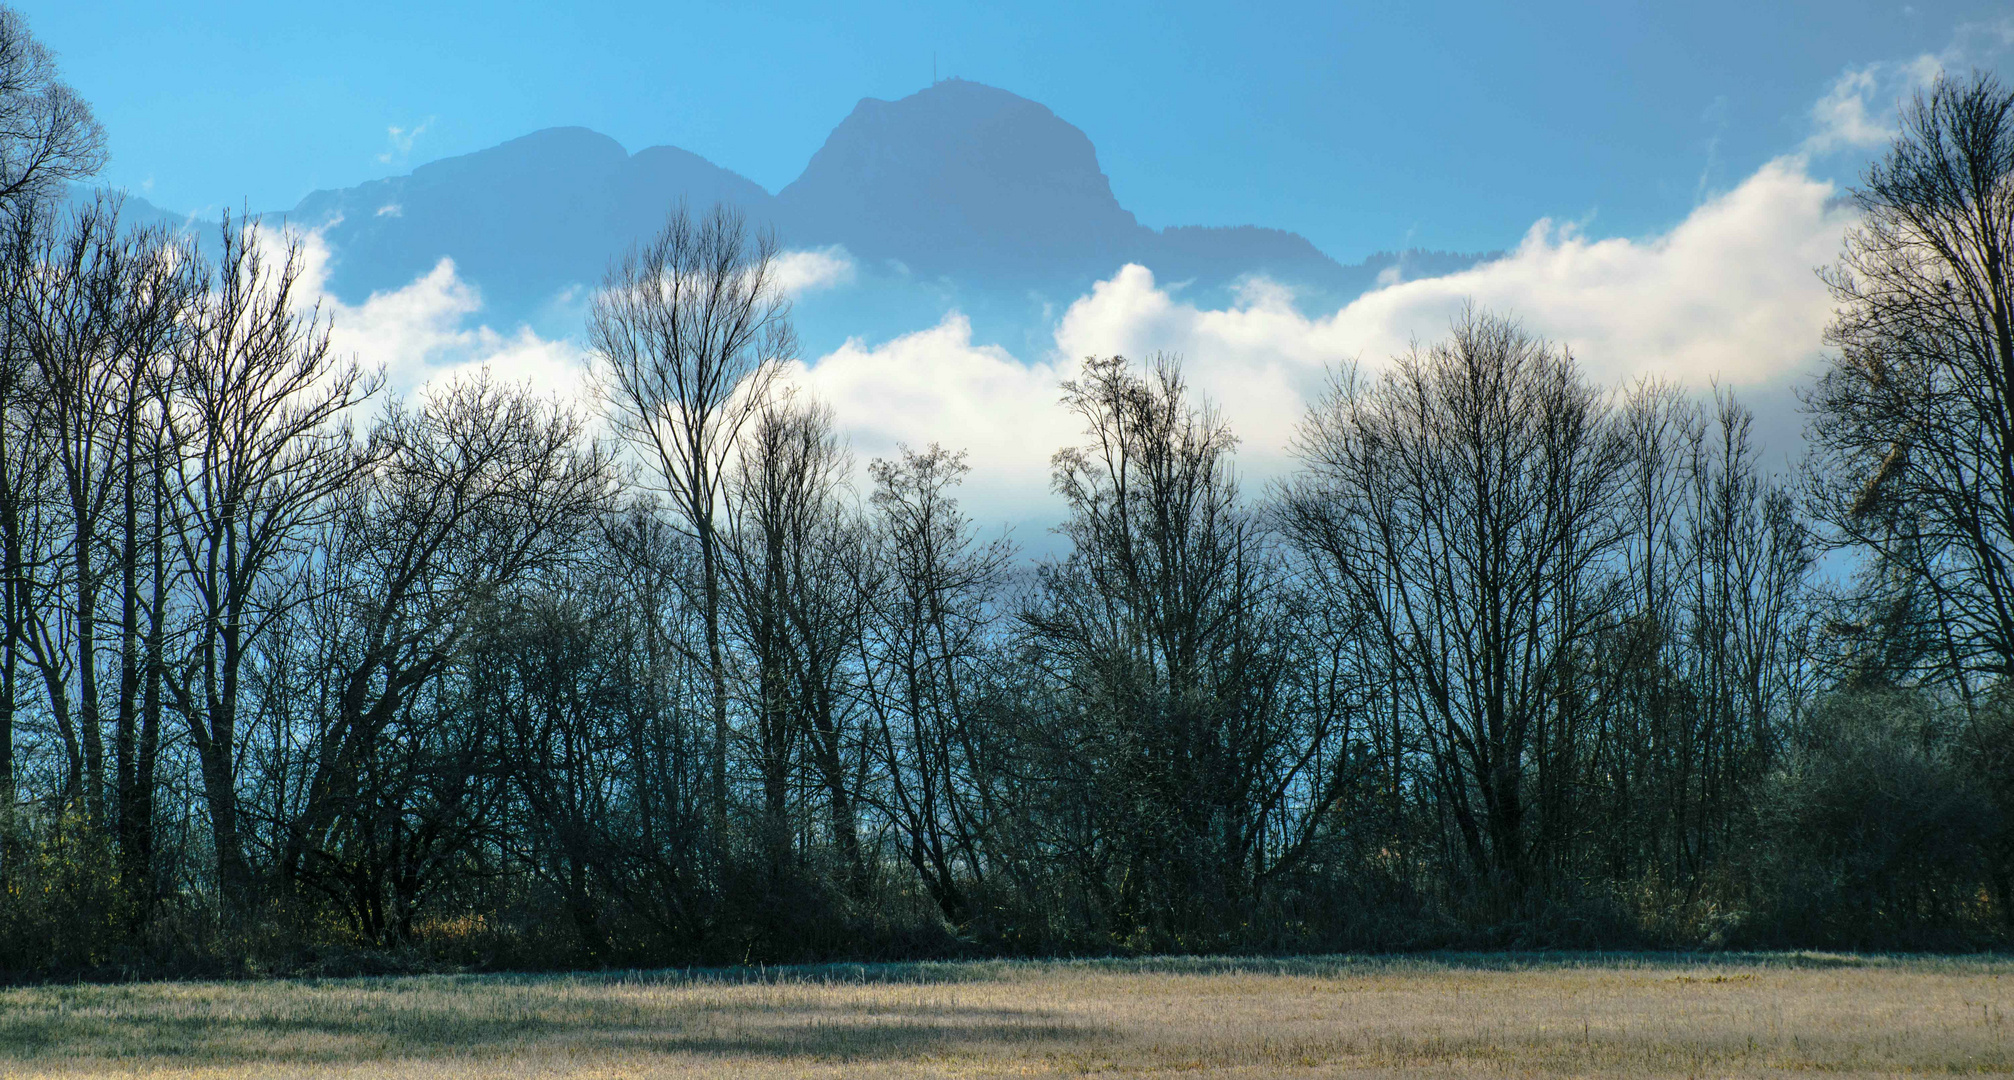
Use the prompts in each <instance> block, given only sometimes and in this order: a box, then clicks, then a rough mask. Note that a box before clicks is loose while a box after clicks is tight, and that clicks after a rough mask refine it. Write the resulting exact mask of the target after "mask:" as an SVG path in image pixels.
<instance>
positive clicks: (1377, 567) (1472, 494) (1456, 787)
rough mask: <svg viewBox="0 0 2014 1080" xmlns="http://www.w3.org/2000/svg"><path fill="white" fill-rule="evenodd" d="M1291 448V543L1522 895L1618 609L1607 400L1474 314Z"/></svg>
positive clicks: (1616, 458) (1486, 868)
mask: <svg viewBox="0 0 2014 1080" xmlns="http://www.w3.org/2000/svg"><path fill="white" fill-rule="evenodd" d="M1298 445H1299V450H1300V453H1301V456H1302V459H1303V460H1304V461H1305V462H1306V463H1307V465H1308V473H1307V475H1306V478H1305V481H1304V482H1303V483H1302V484H1301V486H1300V487H1299V488H1298V489H1297V491H1296V492H1295V494H1294V496H1293V499H1294V503H1295V507H1294V511H1293V514H1292V521H1293V532H1294V536H1295V539H1296V542H1297V543H1299V544H1301V545H1303V546H1304V547H1305V548H1307V549H1308V550H1310V551H1312V552H1315V553H1317V554H1318V555H1319V556H1320V557H1321V558H1322V559H1323V560H1324V561H1326V562H1327V563H1328V565H1329V568H1330V569H1331V570H1332V571H1333V573H1334V575H1335V576H1336V578H1337V579H1338V580H1339V581H1341V582H1345V583H1347V584H1348V587H1349V595H1350V603H1351V604H1352V605H1353V606H1355V607H1356V608H1357V609H1358V610H1360V611H1362V612H1364V613H1365V615H1366V617H1367V618H1368V619H1370V620H1371V622H1372V624H1373V625H1374V626H1375V627H1376V633H1377V638H1378V639H1381V640H1380V642H1379V643H1380V645H1381V647H1382V648H1384V649H1386V650H1388V651H1389V654H1390V656H1391V658H1392V662H1393V663H1394V664H1395V665H1396V666H1397V668H1398V669H1399V671H1400V672H1401V673H1402V674H1401V678H1402V680H1403V683H1404V685H1405V686H1406V687H1407V688H1408V690H1409V691H1410V694H1409V696H1410V697H1411V698H1412V699H1413V702H1414V708H1415V709H1416V710H1417V715H1418V718H1419V723H1420V731H1421V734H1422V736H1423V741H1424V744H1425V746H1426V749H1427V754H1428V760H1429V762H1430V765H1431V770H1432V771H1431V776H1430V780H1431V783H1432V785H1433V789H1434V792H1435V795H1436V798H1437V800H1438V801H1439V803H1440V805H1441V806H1442V807H1443V808H1444V809H1445V810H1446V811H1447V813H1448V814H1449V816H1450V817H1451V819H1452V821H1453V824H1454V826H1455V833H1456V837H1457V842H1458V844H1459V845H1460V847H1461V849H1462V850H1463V851H1464V853H1465V855H1466V858H1467V862H1468V863H1469V865H1470V868H1471V870H1472V872H1473V874H1474V875H1475V876H1476V878H1478V879H1480V880H1481V881H1482V882H1483V883H1484V884H1485V885H1486V886H1487V887H1488V889H1489V891H1490V892H1492V893H1494V894H1495V895H1497V896H1498V897H1501V898H1506V899H1514V898H1516V897H1518V896H1519V895H1520V894H1522V893H1523V892H1524V890H1526V889H1527V888H1529V887H1530V886H1531V885H1533V884H1536V882H1534V881H1533V873H1532V870H1533V862H1534V860H1535V859H1536V858H1538V857H1541V856H1542V855H1543V854H1545V853H1544V852H1543V851H1542V850H1535V846H1534V844H1533V836H1534V833H1537V834H1540V835H1543V834H1545V833H1546V832H1548V831H1549V829H1548V823H1546V822H1543V821H1541V822H1538V823H1536V824H1537V827H1536V828H1534V823H1533V822H1530V821H1528V820H1527V812H1528V810H1529V809H1530V808H1531V806H1530V804H1531V800H1532V798H1533V796H1534V789H1535V788H1536V789H1539V790H1543V789H1544V788H1545V787H1546V786H1547V777H1545V776H1544V773H1545V771H1546V770H1547V769H1548V768H1552V767H1555V766H1557V765H1559V764H1560V762H1557V761H1555V760H1552V759H1551V758H1550V753H1551V752H1553V751H1555V750H1557V751H1561V752H1568V751H1571V749H1572V748H1573V739H1572V736H1573V729H1574V727H1575V726H1576V725H1579V724H1582V723H1584V722H1585V720H1586V716H1585V694H1584V688H1583V686H1581V685H1580V682H1581V679H1582V676H1581V675H1580V674H1579V673H1580V671H1581V670H1582V669H1583V668H1584V667H1585V665H1586V661H1587V659H1588V657H1587V650H1588V648H1589V646H1590V645H1591V644H1592V642H1593V641H1594V640H1595V636H1596V634H1597V633H1598V631H1600V630H1601V629H1602V628H1603V627H1604V626H1605V625H1606V624H1607V621H1608V619H1609V618H1610V617H1611V614H1612V611H1613V609H1614V603H1615V599H1614V595H1615V594H1614V589H1615V584H1614V582H1613V580H1612V579H1611V578H1610V577H1609V575H1607V574H1605V573H1604V569H1605V567H1604V565H1603V563H1604V560H1605V559H1606V558H1607V557H1608V556H1610V555H1611V554H1612V553H1613V552H1614V551H1615V549H1616V546H1617V545H1618V544H1619V542H1620V539H1621V532H1620V530H1619V529H1618V527H1617V515H1616V501H1617V495H1618V492H1619V490H1620V484H1621V480H1622V469H1623V464H1624V462H1625V460H1626V456H1625V452H1624V450H1625V447H1624V444H1623V443H1622V442H1621V441H1620V440H1618V439H1616V438H1615V437H1614V436H1613V434H1612V429H1611V425H1610V422H1609V414H1608V409H1607V406H1606V405H1605V403H1604V401H1603V398H1602V395H1600V394H1599V393H1598V392H1596V391H1595V390H1594V389H1592V388H1591V387H1589V386H1588V385H1587V384H1586V383H1584V382H1583V381H1582V380H1581V378H1580V375H1579V372H1578V371H1577V370H1576V368H1575V366H1574V364H1573V361H1572V359H1571V357H1570V356H1568V355H1567V354H1566V353H1564V352H1563V351H1560V350H1556V349H1553V348H1551V347H1550V346H1548V345H1546V344H1545V343H1543V342H1541V341H1538V340H1536V339H1534V338H1533V337H1531V336H1530V335H1528V334H1526V333H1525V332H1524V331H1523V330H1522V329H1520V328H1519V327H1518V326H1517V325H1516V324H1515V323H1512V322H1510V321H1509V320H1506V319H1501V318H1495V317H1491V316H1488V315H1483V314H1479V313H1476V312H1473V311H1470V312H1468V313H1465V314H1464V315H1463V316H1461V317H1460V318H1458V319H1457V320H1456V322H1455V324H1454V327H1453V333H1452V335H1451V336H1450V338H1449V340H1448V341H1446V342H1444V343H1440V344H1436V345H1434V346H1432V347H1431V348H1429V349H1427V350H1426V351H1424V352H1422V351H1418V350H1415V351H1414V352H1412V353H1410V354H1408V355H1407V356H1404V357H1401V358H1400V359H1399V360H1398V362H1397V363H1396V365H1395V366H1394V367H1393V368H1392V369H1391V370H1390V371H1389V372H1388V373H1386V374H1385V375H1384V376H1383V377H1381V378H1378V379H1376V380H1373V381H1369V382H1364V381H1358V380H1357V379H1355V378H1354V377H1353V376H1352V375H1350V374H1349V373H1344V374H1343V375H1341V376H1339V378H1338V381H1337V383H1336V385H1335V387H1334V388H1333V390H1332V391H1331V392H1330V394H1329V395H1328V396H1327V397H1326V398H1325V399H1323V400H1322V401H1321V402H1320V403H1319V404H1318V405H1317V406H1316V407H1315V408H1314V409H1313V410H1312V411H1311V412H1310V414H1309V417H1308V420H1307V421H1306V423H1305V424H1304V426H1303V427H1302V429H1301V432H1300V435H1299V444H1298ZM1541 805H1543V804H1541Z"/></svg>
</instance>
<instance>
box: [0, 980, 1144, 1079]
mask: <svg viewBox="0 0 2014 1080" xmlns="http://www.w3.org/2000/svg"><path fill="white" fill-rule="evenodd" d="M377 981H378V980H345V982H346V983H347V984H348V986H347V987H346V988H345V989H346V990H347V991H348V992H344V993H343V994H342V996H341V997H340V998H330V997H324V996H322V995H320V994H318V993H317V988H313V987H307V986H304V985H302V984H298V983H295V984H277V985H274V989H273V992H274V993H275V994H276V995H286V996H287V997H286V1000H284V1001H271V1002H260V1001H258V1000H257V999H256V998H253V999H250V1000H247V999H245V998H242V997H234V996H233V995H234V994H242V993H244V992H245V991H246V990H247V986H246V985H244V984H240V985H236V986H229V987H217V989H218V991H219V992H220V994H219V996H218V997H214V998H208V999H202V998H199V999H197V1000H195V1001H191V1000H189V999H188V998H179V999H166V998H154V999H149V998H148V997H146V996H144V995H133V994H128V995H125V996H123V997H122V998H118V999H114V998H110V997H108V998H105V999H102V1000H98V1001H91V1000H89V997H90V995H89V994H88V992H87V994H85V995H81V996H73V995H71V994H65V995H62V997H64V998H72V999H73V1000H70V1001H63V1000H56V999H51V1000H47V1001H41V1002H33V1003H22V1002H18V1001H17V1002H12V1003H9V1002H4V1001H0V1075H4V1074H5V1073H6V1072H7V1069H6V1068H5V1067H4V1066H5V1063H7V1062H9V1061H13V1062H17V1063H26V1062H38V1061H39V1062H43V1063H48V1062H52V1061H62V1060H74V1059H97V1060H106V1059H116V1060H119V1061H122V1062H128V1063H137V1062H152V1063H155V1064H170V1063H172V1064H187V1065H194V1064H198V1063H200V1064H205V1065H217V1066H230V1065H245V1064H256V1063H269V1064H282V1063H289V1064H345V1063H358V1062H365V1061H384V1060H400V1059H416V1060H425V1059H433V1058H442V1057H469V1056H474V1057H489V1056H497V1057H503V1056H509V1055H516V1054H534V1055H535V1054H539V1053H542V1052H568V1053H580V1052H588V1053H598V1054H612V1055H624V1054H643V1055H658V1054H662V1055H673V1054H684V1055H701V1056H718V1057H722V1058H736V1057H739V1058H758V1059H773V1060H775V1061H779V1062H789V1061H793V1060H804V1061H809V1060H820V1061H842V1062H843V1061H880V1060H888V1059H899V1058H913V1057H916V1056H919V1055H925V1054H931V1053H937V1052H944V1051H949V1050H953V1049H957V1050H961V1051H968V1052H969V1051H975V1050H978V1051H983V1050H985V1049H987V1048H989V1047H992V1048H1001V1049H1019V1050H1023V1051H1025V1050H1027V1049H1029V1048H1031V1047H1038V1046H1039V1047H1042V1048H1045V1049H1062V1048H1067V1047H1069V1046H1072V1045H1081V1044H1083V1043H1085V1042H1087V1041H1091V1040H1096V1039H1101V1038H1105V1037H1107V1036H1109V1035H1110V1034H1111V1033H1110V1032H1109V1031H1107V1030H1106V1029H1104V1028H1101V1027H1097V1026H1093V1025H1085V1024H1079V1023H1072V1022H1068V1021H1066V1020H1065V1019H1063V1018H1062V1017H1061V1014H1059V1013H1056V1012H1053V1011H1049V1010H1043V1009H1015V1008H998V1007H992V1008H983V1007H960V1006H933V1005H927V1004H910V1003H892V1002H874V1003H871V1004H870V1005H865V1006H862V1005H855V1004H851V1003H833V1002H817V1001H811V1002H792V1003H781V1004H780V1003H775V1002H750V1003H747V1004H745V1005H737V1004H734V1003H727V1002H713V1003H709V1004H706V1005H704V1006H699V1007H695V1006H694V1005H693V1004H690V1003H672V1004H667V1005H665V1006H664V1007H653V1006H652V1005H651V1004H632V1003H625V1002H621V1001H611V1000H607V999H594V998H591V997H590V998H585V999H583V998H579V997H577V996H576V997H572V998H570V999H567V1000H560V999H557V998H555V999H551V1000H541V999H538V998H531V999H525V1000H514V1001H498V1000H490V1001H484V1000H483V999H482V995H481V992H480V991H479V990H478V991H475V992H474V993H457V992H456V988H455V987H454V986H453V985H438V986H436V987H435V988H433V994H429V995H426V996H428V997H433V996H435V995H438V1001H437V1002H436V1001H415V1000H412V997H413V996H418V995H410V996H409V995H405V994H399V993H396V992H394V993H384V994H382V995H380V994H374V993H371V991H370V989H369V988H368V987H367V986H365V985H359V984H368V983H372V982H377ZM390 981H391V980H386V982H390ZM397 981H398V982H402V983H403V982H422V981H424V982H434V983H447V984H453V983H460V982H463V981H464V980H461V979H452V980H397ZM482 981H485V982H489V983H491V984H492V985H493V986H494V985H495V984H496V983H498V982H501V981H502V980H482ZM513 981H515V980H513ZM282 987H290V988H291V989H283V988H282ZM329 989H334V988H329ZM385 989H390V988H389V987H387V988H385ZM359 990H361V991H362V992H363V995H364V996H361V997H359V996H353V995H354V993H355V992H356V991H359ZM252 993H254V994H256V993H257V990H253V991H252ZM164 1013H172V1014H171V1015H164Z"/></svg>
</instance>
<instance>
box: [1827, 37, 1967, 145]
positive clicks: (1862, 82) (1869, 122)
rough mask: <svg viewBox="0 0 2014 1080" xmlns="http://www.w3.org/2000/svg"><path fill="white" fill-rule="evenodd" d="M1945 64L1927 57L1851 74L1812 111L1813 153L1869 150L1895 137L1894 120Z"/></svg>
mask: <svg viewBox="0 0 2014 1080" xmlns="http://www.w3.org/2000/svg"><path fill="white" fill-rule="evenodd" d="M1944 67H1945V58H1943V57H1938V56H1932V55H1930V54H1929V53H1924V54H1922V55H1921V56H1918V57H1916V58H1915V59H1913V60H1904V61H1880V62H1877V63H1872V64H1869V65H1867V66H1866V67H1862V68H1849V69H1847V70H1846V71H1844V72H1842V73H1841V74H1840V76H1839V78H1838V79H1836V80H1834V81H1833V83H1832V87H1831V89H1829V90H1827V91H1826V93H1825V96H1824V97H1821V98H1819V99H1818V101H1817V103H1815V104H1813V105H1812V106H1811V126H1812V132H1811V136H1810V137H1809V138H1807V139H1806V140H1805V141H1804V147H1805V149H1806V150H1808V151H1810V152H1812V153H1818V154H1823V153H1830V152H1832V151H1834V150H1867V149H1872V148H1874V147H1877V146H1880V145H1882V144H1883V143H1886V142H1887V141H1889V140H1890V139H1893V138H1894V137H1895V128H1894V127H1893V126H1891V125H1890V123H1889V118H1890V117H1891V116H1892V115H1893V114H1894V112H1895V107H1896V103H1897V102H1898V101H1900V100H1901V99H1902V98H1903V97H1904V96H1905V95H1907V94H1909V93H1911V92H1913V91H1915V90H1917V89H1920V88H1922V87H1924V86H1928V85H1930V83H1932V82H1934V81H1936V79H1937V76H1938V75H1940V74H1942V73H1943V71H1944Z"/></svg>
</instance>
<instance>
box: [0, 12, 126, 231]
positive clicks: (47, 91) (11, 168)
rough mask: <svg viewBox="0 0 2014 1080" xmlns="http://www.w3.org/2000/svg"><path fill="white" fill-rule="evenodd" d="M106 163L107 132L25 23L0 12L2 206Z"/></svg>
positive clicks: (29, 198)
mask: <svg viewBox="0 0 2014 1080" xmlns="http://www.w3.org/2000/svg"><path fill="white" fill-rule="evenodd" d="M104 163H105V132H104V129H103V128H101V127H100V126H99V125H98V121H97V118H95V117H93V116H92V115H91V107H90V106H89V105H87V104H85V103H84V100H83V99H82V98H80V97H78V96H77V93H76V91H74V90H72V89H70V87H69V85H68V84H66V83H64V82H63V81H62V79H61V78H60V77H59V76H58V74H57V71H56V57H55V55H54V54H52V53H51V52H50V51H49V50H48V48H47V47H46V46H44V45H43V44H42V43H41V42H39V41H36V40H35V38H34V36H33V35H31V34H30V33H29V32H28V23H27V20H25V19H23V18H22V17H21V13H20V12H18V11H15V10H14V9H13V8H10V7H0V206H7V207H13V206H16V205H18V204H20V203H22V202H23V201H32V200H33V199H35V198H36V197H39V196H42V195H46V194H49V193H51V192H52V191H55V190H56V189H57V187H58V185H60V184H63V183H65V182H66V181H70V180H76V179H79V178H81V177H86V176H89V175H91V174H92V173H95V172H97V171H98V170H99V168H101V167H102V166H103V165H104Z"/></svg>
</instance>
